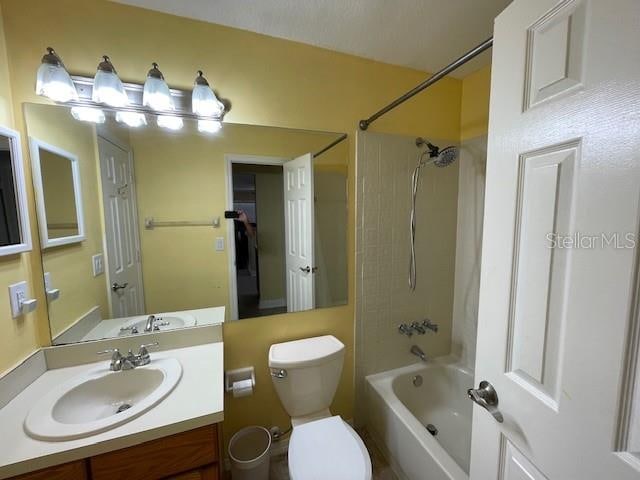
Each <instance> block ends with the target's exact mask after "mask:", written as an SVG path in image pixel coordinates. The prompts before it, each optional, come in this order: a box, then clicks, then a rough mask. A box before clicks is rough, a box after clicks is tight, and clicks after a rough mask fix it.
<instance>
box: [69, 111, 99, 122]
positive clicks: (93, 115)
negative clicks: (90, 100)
mask: <svg viewBox="0 0 640 480" xmlns="http://www.w3.org/2000/svg"><path fill="white" fill-rule="evenodd" d="M71 115H72V116H73V118H75V119H76V120H80V121H81V122H91V123H104V121H105V115H104V112H103V111H102V110H100V109H99V108H93V107H71Z"/></svg>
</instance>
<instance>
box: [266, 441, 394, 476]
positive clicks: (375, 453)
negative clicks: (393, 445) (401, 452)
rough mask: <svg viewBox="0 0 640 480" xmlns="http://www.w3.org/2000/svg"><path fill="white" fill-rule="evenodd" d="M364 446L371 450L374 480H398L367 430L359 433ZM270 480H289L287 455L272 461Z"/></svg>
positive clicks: (274, 458)
mask: <svg viewBox="0 0 640 480" xmlns="http://www.w3.org/2000/svg"><path fill="white" fill-rule="evenodd" d="M358 433H359V434H360V436H361V437H362V439H363V440H364V444H365V445H366V447H367V450H369V455H370V456H371V463H372V466H373V480H398V478H397V477H396V475H395V474H394V473H393V471H392V470H391V467H390V466H389V464H388V462H387V461H386V460H385V458H384V457H383V456H382V453H381V452H380V450H379V449H378V447H376V445H375V444H374V443H373V440H372V439H371V436H370V435H369V434H368V433H367V432H366V430H363V431H358ZM269 480H289V468H288V465H287V455H286V454H285V455H280V456H278V457H273V458H272V459H271V473H270V475H269Z"/></svg>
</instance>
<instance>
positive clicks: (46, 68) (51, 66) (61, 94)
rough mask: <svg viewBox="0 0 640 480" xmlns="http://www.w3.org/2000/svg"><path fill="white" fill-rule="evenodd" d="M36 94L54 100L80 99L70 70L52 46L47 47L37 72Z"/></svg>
mask: <svg viewBox="0 0 640 480" xmlns="http://www.w3.org/2000/svg"><path fill="white" fill-rule="evenodd" d="M36 94H37V95H42V96H45V97H49V98H50V99H51V100H53V101H54V102H69V101H71V100H78V92H77V90H76V86H75V85H74V84H73V80H71V76H70V75H69V72H67V70H66V69H65V67H64V64H63V63H62V59H61V58H60V57H59V56H58V55H57V54H56V52H55V50H54V49H53V48H51V47H49V48H47V53H46V54H45V55H44V56H43V57H42V63H41V64H40V66H39V67H38V72H37V73H36Z"/></svg>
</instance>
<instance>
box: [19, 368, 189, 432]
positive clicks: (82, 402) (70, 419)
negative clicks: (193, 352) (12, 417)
mask: <svg viewBox="0 0 640 480" xmlns="http://www.w3.org/2000/svg"><path fill="white" fill-rule="evenodd" d="M181 376H182V366H181V365H180V362H179V361H178V360H176V359H175V358H168V359H159V360H153V361H152V362H151V363H150V364H149V365H147V366H144V367H137V368H135V369H133V370H126V371H120V372H112V371H110V370H109V369H108V366H107V364H106V363H105V365H103V366H100V367H97V368H94V369H92V370H90V371H89V372H87V373H85V374H83V375H79V376H77V377H75V378H73V379H71V380H69V381H68V382H67V383H64V384H62V385H60V386H58V388H56V389H54V390H52V391H50V392H49V393H48V394H47V395H45V396H44V397H42V398H41V399H40V401H39V402H38V403H36V405H35V406H34V407H33V408H32V409H31V410H30V411H29V414H28V415H27V417H26V418H25V421H24V427H25V430H26V432H27V433H28V434H29V435H30V436H32V437H33V438H36V439H39V440H54V441H56V440H57V441H62V440H72V439H76V438H83V437H88V436H90V435H95V434H97V433H100V432H104V431H106V430H110V429H112V428H115V427H117V426H119V425H122V424H123V423H126V422H128V421H130V420H133V419H134V418H136V417H137V416H139V415H141V414H143V413H144V412H146V411H147V410H149V409H151V408H153V407H154V406H156V405H157V404H158V403H160V402H161V401H162V400H163V399H164V398H165V397H166V396H167V395H168V394H169V393H171V391H172V390H173V389H174V388H175V386H176V385H177V384H178V382H179V381H180V378H181Z"/></svg>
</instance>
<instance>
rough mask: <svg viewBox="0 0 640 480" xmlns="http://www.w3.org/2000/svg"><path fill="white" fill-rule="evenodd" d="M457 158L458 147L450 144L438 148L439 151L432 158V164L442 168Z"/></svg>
mask: <svg viewBox="0 0 640 480" xmlns="http://www.w3.org/2000/svg"><path fill="white" fill-rule="evenodd" d="M457 158H458V147H454V146H453V145H450V146H448V147H445V148H443V149H442V150H440V153H438V156H437V157H436V158H434V160H433V164H434V165H435V166H436V167H440V168H443V167H447V166H449V165H451V164H452V163H453V162H455V161H456V160H457Z"/></svg>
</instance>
